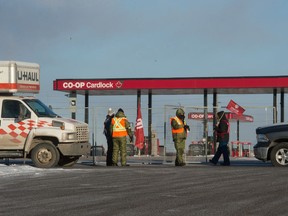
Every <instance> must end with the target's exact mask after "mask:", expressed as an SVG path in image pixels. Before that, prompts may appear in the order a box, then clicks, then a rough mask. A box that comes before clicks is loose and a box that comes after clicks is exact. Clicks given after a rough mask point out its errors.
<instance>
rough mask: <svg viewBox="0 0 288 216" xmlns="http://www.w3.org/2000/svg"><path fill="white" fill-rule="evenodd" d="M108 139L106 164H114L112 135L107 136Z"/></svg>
mask: <svg viewBox="0 0 288 216" xmlns="http://www.w3.org/2000/svg"><path fill="white" fill-rule="evenodd" d="M106 139H107V154H106V166H112V164H113V162H112V154H113V141H112V137H107V138H106Z"/></svg>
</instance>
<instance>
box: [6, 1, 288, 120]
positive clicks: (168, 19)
mask: <svg viewBox="0 0 288 216" xmlns="http://www.w3.org/2000/svg"><path fill="white" fill-rule="evenodd" d="M287 11H288V1H287V0H273V1H272V0H177V1H176V0H81V1H80V0H41V1H39V0H25V1H23V0H0V27H1V28H0V34H1V36H0V50H1V51H0V60H15V61H25V62H34V63H38V64H40V67H41V78H40V83H41V93H40V94H39V97H40V99H41V100H43V101H44V102H45V103H47V104H51V105H52V106H53V107H63V106H66V104H68V103H66V101H65V100H66V99H63V98H65V96H64V93H60V92H55V91H53V80H55V79H66V78H69V79H70V78H72V79H76V78H87V79H88V78H95V79H97V78H130V77H132V78H146V77H147V78H153V77H226V76H272V75H287V72H288V61H287V56H288V39H287V38H288V28H287V21H288V13H287ZM163 98H164V97H163ZM183 98H184V97H183ZM230 98H231V97H229V99H230ZM198 99H199V101H201V102H195V103H197V104H196V105H199V104H198V103H203V99H202V96H201V97H200V96H197V99H193V100H195V101H198ZM115 100H117V98H116V99H114V98H113V101H114V102H115ZM119 100H123V99H119ZM127 100H128V101H129V100H131V99H127ZM134 100H135V99H133V101H134ZM183 100H185V99H183ZM227 100H228V97H227V99H224V102H223V104H225V103H226V102H227ZM234 100H236V102H237V98H234ZM239 100H240V99H239ZM63 101H65V105H64V102H63ZM110 101H111V99H110V98H108V99H107V98H102V99H101V104H102V105H103V106H106V107H107V106H110V104H109V103H110ZM163 101H164V103H170V104H171V103H172V104H176V105H177V104H179V103H185V102H183V101H180V99H179V100H178V101H177V102H171V99H163ZM251 101H252V102H251ZM251 101H249V103H248V104H242V105H244V106H245V105H251V106H255V104H254V103H253V102H255V100H253V99H252V100H251ZM267 101H269V103H268V105H271V104H272V96H271V98H269V99H268V100H267ZM267 101H265V100H264V103H265V102H267ZM246 102H247V100H246ZM258 102H259V103H261V102H260V101H258ZM98 103H100V102H99V99H98ZM118 103H120V102H118ZM133 103H134V102H133ZM112 105H113V104H112ZM194 105H195V104H194ZM114 107H116V105H115V104H114ZM133 118H134V116H133Z"/></svg>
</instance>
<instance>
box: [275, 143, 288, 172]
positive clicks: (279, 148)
mask: <svg viewBox="0 0 288 216" xmlns="http://www.w3.org/2000/svg"><path fill="white" fill-rule="evenodd" d="M271 162H272V164H273V166H278V167H281V166H288V143H280V144H279V145H276V146H275V147H274V148H273V150H272V151H271Z"/></svg>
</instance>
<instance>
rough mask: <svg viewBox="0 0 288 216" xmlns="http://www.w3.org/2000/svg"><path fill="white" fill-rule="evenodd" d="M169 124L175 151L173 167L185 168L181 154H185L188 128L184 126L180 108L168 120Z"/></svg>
mask: <svg viewBox="0 0 288 216" xmlns="http://www.w3.org/2000/svg"><path fill="white" fill-rule="evenodd" d="M170 123H171V130H172V138H173V142H174V147H175V149H176V160H175V166H185V165H186V163H185V162H184V159H183V154H184V152H185V141H186V138H187V133H188V132H189V130H190V127H189V126H188V125H187V124H186V121H185V112H184V110H183V109H181V108H179V109H177V111H176V116H175V117H172V118H170Z"/></svg>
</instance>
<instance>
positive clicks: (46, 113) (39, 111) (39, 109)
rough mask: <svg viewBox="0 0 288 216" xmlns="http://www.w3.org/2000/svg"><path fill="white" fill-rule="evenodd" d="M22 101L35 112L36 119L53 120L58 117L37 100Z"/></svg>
mask: <svg viewBox="0 0 288 216" xmlns="http://www.w3.org/2000/svg"><path fill="white" fill-rule="evenodd" d="M23 101H24V102H25V103H26V104H27V105H28V106H29V107H30V108H31V109H32V110H33V111H34V112H35V114H36V115H37V116H38V117H50V118H55V117H57V116H58V115H57V114H55V113H54V112H53V111H52V110H51V109H49V108H48V107H47V106H46V105H45V104H43V103H42V102H41V101H40V100H38V99H24V100H23Z"/></svg>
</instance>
